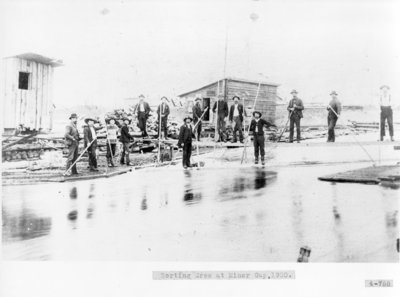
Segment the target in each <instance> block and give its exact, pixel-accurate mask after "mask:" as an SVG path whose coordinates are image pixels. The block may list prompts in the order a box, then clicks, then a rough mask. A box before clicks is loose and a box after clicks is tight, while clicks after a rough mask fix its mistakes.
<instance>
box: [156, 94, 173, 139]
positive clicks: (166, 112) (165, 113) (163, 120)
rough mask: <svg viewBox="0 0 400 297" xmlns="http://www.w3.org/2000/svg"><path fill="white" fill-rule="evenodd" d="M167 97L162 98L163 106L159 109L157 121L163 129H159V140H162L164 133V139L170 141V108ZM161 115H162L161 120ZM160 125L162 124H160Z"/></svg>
mask: <svg viewBox="0 0 400 297" xmlns="http://www.w3.org/2000/svg"><path fill="white" fill-rule="evenodd" d="M167 101H168V99H167V97H165V96H164V97H162V98H161V104H160V105H159V106H158V108H157V115H158V116H157V120H158V121H159V122H161V129H160V128H159V129H158V131H159V135H158V139H161V133H162V132H164V139H165V140H167V139H168V115H169V112H170V111H169V106H168V104H167ZM160 113H161V120H160ZM159 124H160V123H159Z"/></svg>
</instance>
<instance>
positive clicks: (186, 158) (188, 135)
mask: <svg viewBox="0 0 400 297" xmlns="http://www.w3.org/2000/svg"><path fill="white" fill-rule="evenodd" d="M183 121H184V124H183V125H182V126H181V129H180V130H179V140H178V147H179V148H180V147H182V150H183V155H182V165H183V168H185V169H186V168H188V167H191V165H190V157H191V155H192V137H193V130H192V125H191V122H192V118H190V117H186V118H185V119H184V120H183Z"/></svg>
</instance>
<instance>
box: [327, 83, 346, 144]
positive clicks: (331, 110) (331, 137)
mask: <svg viewBox="0 0 400 297" xmlns="http://www.w3.org/2000/svg"><path fill="white" fill-rule="evenodd" d="M330 95H331V97H332V100H331V101H330V102H329V105H328V107H327V108H326V109H327V110H328V140H327V142H335V126H336V122H337V120H338V116H339V115H340V112H341V111H342V105H341V104H340V101H339V100H338V98H337V95H338V94H337V93H336V92H335V91H333V92H331V94H330Z"/></svg>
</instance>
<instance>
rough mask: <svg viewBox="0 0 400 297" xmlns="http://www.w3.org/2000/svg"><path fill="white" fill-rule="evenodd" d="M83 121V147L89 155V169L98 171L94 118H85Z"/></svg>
mask: <svg viewBox="0 0 400 297" xmlns="http://www.w3.org/2000/svg"><path fill="white" fill-rule="evenodd" d="M85 123H86V125H85V127H84V128H83V139H84V144H85V147H86V148H88V149H87V152H88V155H89V167H90V171H99V169H97V156H96V149H97V134H96V128H95V127H94V123H95V120H94V119H92V118H86V119H85Z"/></svg>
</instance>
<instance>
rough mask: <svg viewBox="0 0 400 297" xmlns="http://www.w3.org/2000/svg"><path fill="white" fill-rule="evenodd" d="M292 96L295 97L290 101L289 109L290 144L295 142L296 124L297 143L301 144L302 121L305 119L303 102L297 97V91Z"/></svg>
mask: <svg viewBox="0 0 400 297" xmlns="http://www.w3.org/2000/svg"><path fill="white" fill-rule="evenodd" d="M290 94H292V95H293V98H292V99H291V100H290V101H289V105H288V107H287V110H288V111H289V118H290V128H289V130H290V134H289V142H293V134H294V124H296V132H297V142H300V120H301V118H302V117H303V109H304V106H303V101H302V100H301V99H300V98H298V97H297V91H296V90H293V91H292V92H291V93H290Z"/></svg>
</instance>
